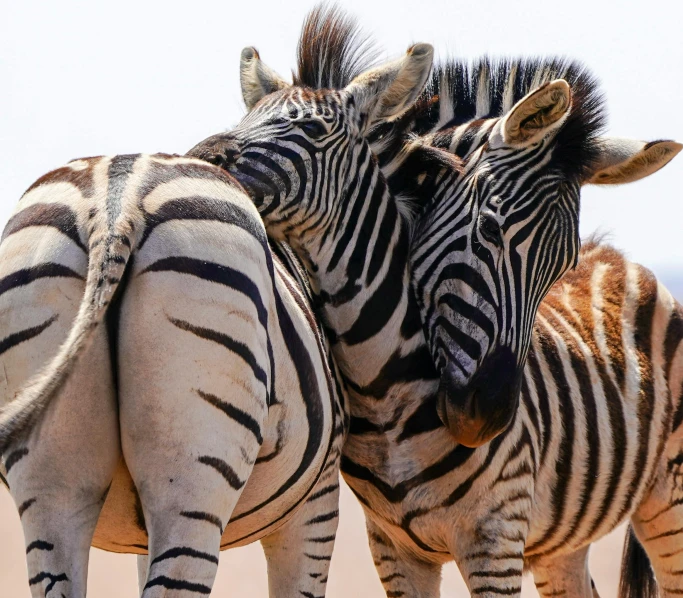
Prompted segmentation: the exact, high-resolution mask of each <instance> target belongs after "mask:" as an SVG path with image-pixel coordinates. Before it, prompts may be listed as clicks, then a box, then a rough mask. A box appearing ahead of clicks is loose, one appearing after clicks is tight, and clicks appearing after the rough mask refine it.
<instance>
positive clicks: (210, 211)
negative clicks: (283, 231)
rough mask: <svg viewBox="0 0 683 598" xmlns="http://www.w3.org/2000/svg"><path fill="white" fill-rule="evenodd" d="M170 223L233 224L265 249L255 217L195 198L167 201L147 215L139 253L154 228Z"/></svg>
mask: <svg viewBox="0 0 683 598" xmlns="http://www.w3.org/2000/svg"><path fill="white" fill-rule="evenodd" d="M170 220H210V221H213V222H223V223H225V224H232V225H234V226H237V227H239V228H241V229H242V230H244V231H245V232H247V233H249V234H250V235H251V236H252V237H254V238H255V239H257V240H258V241H259V243H260V244H261V246H262V247H263V249H264V251H265V250H266V247H267V241H266V234H265V229H264V228H263V223H262V222H261V220H260V219H259V218H256V217H255V216H254V214H252V213H251V212H247V211H246V210H243V209H242V208H240V207H239V206H237V205H235V204H234V203H231V202H229V201H225V200H223V199H214V198H211V197H202V196H200V195H197V196H192V197H181V198H178V199H173V200H171V201H167V202H165V203H164V204H163V205H162V206H161V207H160V208H159V209H158V210H157V211H156V212H154V213H153V214H148V215H147V218H146V227H145V231H144V233H143V234H142V238H141V239H140V243H139V244H138V250H139V249H142V246H143V245H144V244H145V243H146V241H147V239H148V238H149V236H150V235H151V234H152V232H153V231H154V229H155V228H156V227H157V226H159V225H160V224H163V223H164V222H169V221H170Z"/></svg>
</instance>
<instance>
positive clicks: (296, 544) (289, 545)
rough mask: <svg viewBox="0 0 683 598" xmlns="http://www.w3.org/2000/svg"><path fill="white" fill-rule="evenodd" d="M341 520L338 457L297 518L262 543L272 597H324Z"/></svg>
mask: <svg viewBox="0 0 683 598" xmlns="http://www.w3.org/2000/svg"><path fill="white" fill-rule="evenodd" d="M338 521H339V461H338V457H335V458H334V459H333V460H331V461H330V462H329V463H328V464H327V466H326V467H325V470H324V472H323V475H322V476H321V477H320V479H319V480H318V483H317V484H316V486H315V488H314V489H313V491H312V492H311V495H310V496H309V497H308V498H307V499H306V502H305V503H304V504H303V505H301V507H299V509H298V511H297V512H296V514H295V515H294V517H292V519H290V520H289V521H288V522H287V523H286V524H285V525H283V526H282V527H281V528H279V529H278V530H277V531H275V532H274V533H272V534H270V535H268V536H266V537H265V538H263V539H262V540H261V545H262V546H263V551H264V552H265V555H266V561H267V563H268V587H269V596H270V597H271V598H302V597H304V598H324V596H325V589H326V587H327V575H328V572H329V569H330V561H331V560H332V550H333V549H334V539H335V536H336V534H337V524H338Z"/></svg>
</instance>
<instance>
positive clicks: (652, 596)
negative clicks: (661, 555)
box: [619, 525, 659, 598]
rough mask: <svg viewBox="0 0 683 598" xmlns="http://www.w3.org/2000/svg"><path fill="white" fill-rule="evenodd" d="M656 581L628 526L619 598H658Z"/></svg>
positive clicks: (644, 554)
mask: <svg viewBox="0 0 683 598" xmlns="http://www.w3.org/2000/svg"><path fill="white" fill-rule="evenodd" d="M658 597H659V590H658V589H657V580H656V579H655V572H654V571H653V570H652V565H651V564H650V559H649V558H648V556H647V553H646V552H645V549H644V548H643V546H642V544H641V543H640V542H639V541H638V538H636V535H635V533H634V532H633V527H631V526H630V525H629V526H628V531H627V532H626V542H624V554H623V555H622V557H621V579H620V580H619V598H658Z"/></svg>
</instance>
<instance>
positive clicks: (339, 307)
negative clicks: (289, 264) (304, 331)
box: [288, 146, 424, 386]
mask: <svg viewBox="0 0 683 598" xmlns="http://www.w3.org/2000/svg"><path fill="white" fill-rule="evenodd" d="M351 172H352V173H354V176H349V177H347V178H346V180H347V181H350V182H349V183H347V184H346V186H345V187H343V188H340V190H339V197H337V198H334V199H333V200H332V204H333V206H334V208H333V209H332V210H331V212H330V213H329V214H328V216H327V217H324V218H321V219H320V221H319V222H320V223H319V225H318V226H317V227H309V228H308V229H307V231H306V232H305V233H303V234H299V235H296V236H295V235H292V237H290V238H288V242H289V243H290V244H292V246H293V248H294V249H295V251H296V252H297V254H298V255H299V256H301V257H302V259H303V260H304V262H305V264H306V268H307V270H308V274H309V278H310V280H311V286H312V288H313V291H314V293H315V295H316V297H317V303H318V316H319V317H321V319H322V321H323V323H324V325H325V327H326V329H327V332H328V334H329V335H330V338H331V340H332V341H333V346H334V349H333V350H334V351H335V357H336V358H337V360H338V362H339V366H340V368H341V369H342V371H343V372H344V374H345V375H346V376H347V378H348V379H349V381H350V382H351V385H352V386H354V385H359V386H363V385H364V384H366V383H368V382H369V381H370V380H374V379H375V378H376V376H377V375H378V374H379V370H380V369H381V367H382V365H384V364H385V363H386V362H387V361H388V360H389V359H390V358H391V357H392V356H393V355H394V354H395V353H396V352H397V351H399V350H400V349H401V348H402V347H405V343H406V341H407V340H408V339H411V338H413V337H415V338H414V340H413V344H416V345H417V344H420V343H421V344H423V345H424V338H423V335H422V329H421V326H420V319H419V311H418V308H417V305H416V303H415V301H414V300H413V297H412V293H411V291H410V272H409V268H408V257H409V249H410V247H409V234H408V223H407V221H406V220H405V219H404V218H403V216H402V215H401V213H400V211H399V209H398V203H397V200H396V198H395V197H394V196H393V195H392V193H391V192H390V191H389V188H388V185H387V183H386V180H385V179H384V176H383V174H382V173H381V171H380V168H379V166H378V165H377V162H376V160H375V158H374V156H373V155H372V154H371V152H370V151H369V149H368V148H367V146H364V149H362V150H361V151H359V152H358V154H357V159H356V160H355V161H354V164H353V167H352V169H351ZM299 232H300V231H299ZM407 322H411V324H407ZM416 335H419V336H418V337H416ZM373 364H375V365H376V367H373Z"/></svg>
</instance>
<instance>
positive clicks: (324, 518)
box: [304, 509, 339, 525]
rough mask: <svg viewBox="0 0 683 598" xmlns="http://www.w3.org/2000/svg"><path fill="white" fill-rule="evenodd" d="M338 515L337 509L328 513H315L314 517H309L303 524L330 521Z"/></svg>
mask: <svg viewBox="0 0 683 598" xmlns="http://www.w3.org/2000/svg"><path fill="white" fill-rule="evenodd" d="M337 517H339V511H338V510H336V509H335V510H334V511H330V512H329V513H324V514H322V515H316V516H315V517H313V518H311V519H309V520H308V521H307V522H306V523H305V524H304V525H314V524H316V523H324V522H326V521H332V520H333V519H336V518H337Z"/></svg>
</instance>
